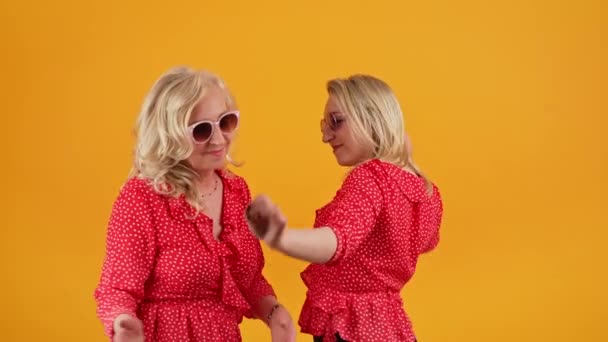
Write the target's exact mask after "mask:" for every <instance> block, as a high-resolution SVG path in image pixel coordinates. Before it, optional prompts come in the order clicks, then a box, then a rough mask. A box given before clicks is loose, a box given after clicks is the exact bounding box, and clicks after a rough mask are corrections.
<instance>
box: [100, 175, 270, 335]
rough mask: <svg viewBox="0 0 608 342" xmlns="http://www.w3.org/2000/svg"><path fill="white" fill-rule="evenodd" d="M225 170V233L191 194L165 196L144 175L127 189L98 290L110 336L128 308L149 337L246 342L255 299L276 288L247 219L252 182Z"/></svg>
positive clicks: (115, 214)
mask: <svg viewBox="0 0 608 342" xmlns="http://www.w3.org/2000/svg"><path fill="white" fill-rule="evenodd" d="M217 173H218V175H219V176H220V178H221V179H222V183H223V185H224V186H223V204H222V208H223V210H222V216H221V226H222V227H223V230H222V233H221V234H220V236H219V239H215V238H214V237H213V232H212V226H213V222H212V221H211V219H210V218H208V217H207V216H205V215H202V214H199V215H197V216H194V214H195V210H194V209H193V207H192V206H190V205H189V204H188V203H187V202H186V200H185V197H184V196H183V195H182V196H181V197H179V198H172V197H168V196H163V195H160V194H158V193H156V192H155V191H154V190H153V189H152V187H151V186H150V185H149V184H148V183H147V182H146V181H145V180H142V179H139V178H132V179H130V180H129V181H128V182H127V183H126V184H125V185H124V187H123V188H122V190H121V191H120V194H119V196H118V198H117V200H116V202H115V203H114V206H113V209H112V214H111V217H110V222H109V226H108V233H107V242H106V249H107V250H106V258H105V260H104V264H103V268H102V274H101V280H100V283H99V285H98V287H97V289H96V290H95V299H96V301H97V314H98V316H99V318H100V319H101V321H102V322H103V324H104V326H105V331H106V334H107V335H108V336H109V337H110V338H112V336H113V333H114V332H113V330H112V322H113V320H114V318H115V317H116V316H117V315H119V314H121V313H127V314H130V315H133V316H137V317H138V318H139V319H141V320H142V322H143V323H144V333H145V339H146V342H152V341H163V342H165V341H179V342H188V341H222V342H231V341H241V335H240V331H239V327H238V325H239V323H240V322H241V321H242V318H243V316H247V317H253V313H252V310H251V307H252V305H254V304H255V303H256V302H257V301H258V300H259V299H261V298H262V297H265V296H268V295H274V292H273V289H272V287H271V286H270V285H269V284H268V282H267V281H266V279H265V278H264V277H263V276H262V268H263V267H264V257H263V254H262V250H261V248H260V244H259V241H258V240H257V239H256V238H255V237H254V236H253V235H252V234H251V233H250V231H249V228H248V226H247V222H246V220H245V215H244V212H245V207H246V206H247V205H248V204H249V202H250V200H251V197H250V193H249V188H248V187H247V184H246V183H245V181H244V180H243V179H242V178H240V177H237V176H235V175H232V174H231V173H229V172H228V171H218V172H217ZM193 217H194V218H193Z"/></svg>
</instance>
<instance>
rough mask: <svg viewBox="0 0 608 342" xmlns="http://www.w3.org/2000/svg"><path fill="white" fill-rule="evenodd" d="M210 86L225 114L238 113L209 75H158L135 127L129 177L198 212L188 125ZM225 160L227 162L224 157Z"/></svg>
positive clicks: (179, 71) (181, 71) (182, 71)
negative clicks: (219, 95) (223, 103)
mask: <svg viewBox="0 0 608 342" xmlns="http://www.w3.org/2000/svg"><path fill="white" fill-rule="evenodd" d="M210 87H219V88H220V89H222V90H223V91H224V93H225V94H226V105H227V107H228V109H230V110H235V109H237V106H236V102H235V100H234V97H233V96H232V94H231V93H230V91H229V90H228V88H227V87H226V85H225V83H224V81H223V80H222V79H220V78H219V77H218V76H217V75H215V74H213V73H211V72H208V71H204V70H193V69H191V68H188V67H175V68H172V69H170V70H168V71H167V72H165V73H164V74H163V75H161V77H160V78H159V79H158V80H157V81H156V82H155V83H154V85H153V86H152V89H150V91H149V92H148V94H147V96H146V98H145V100H144V103H143V105H142V108H141V111H140V113H139V117H138V119H137V122H136V127H135V137H136V143H135V149H134V157H133V168H132V170H131V173H130V176H131V177H140V178H144V179H147V180H149V181H150V182H151V183H152V185H153V187H154V190H155V191H157V192H158V193H161V194H164V195H168V196H172V197H179V196H181V195H182V194H183V195H185V198H186V201H187V202H188V203H189V204H190V205H192V206H193V207H194V208H195V209H196V210H197V211H200V210H202V208H203V203H202V199H201V194H200V193H199V191H198V188H197V187H196V186H195V181H196V179H197V178H198V174H197V173H196V171H194V170H193V169H192V168H191V167H190V165H189V163H188V162H187V161H186V159H187V158H188V157H189V156H190V154H192V151H193V142H192V138H191V137H190V132H189V130H188V127H187V126H188V122H189V120H190V116H191V114H192V110H193V109H194V107H195V106H196V104H197V103H198V102H199V101H200V99H201V98H203V97H204V96H205V94H206V92H207V89H209V88H210ZM227 160H228V162H230V163H232V160H231V159H230V157H229V156H227Z"/></svg>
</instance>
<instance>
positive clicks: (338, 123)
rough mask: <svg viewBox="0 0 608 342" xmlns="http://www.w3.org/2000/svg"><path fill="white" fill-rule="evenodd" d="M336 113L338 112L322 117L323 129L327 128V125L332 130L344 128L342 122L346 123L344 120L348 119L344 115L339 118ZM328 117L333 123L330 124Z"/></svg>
mask: <svg viewBox="0 0 608 342" xmlns="http://www.w3.org/2000/svg"><path fill="white" fill-rule="evenodd" d="M336 113H338V112H332V113H329V118H323V119H321V130H322V131H323V130H324V129H325V127H327V128H329V129H330V130H331V131H332V132H337V131H338V130H339V129H340V128H342V124H343V123H344V120H346V118H345V117H343V116H341V117H339V118H338V116H337V115H336ZM327 119H331V123H330V124H329V125H328V124H327V121H328V120H327Z"/></svg>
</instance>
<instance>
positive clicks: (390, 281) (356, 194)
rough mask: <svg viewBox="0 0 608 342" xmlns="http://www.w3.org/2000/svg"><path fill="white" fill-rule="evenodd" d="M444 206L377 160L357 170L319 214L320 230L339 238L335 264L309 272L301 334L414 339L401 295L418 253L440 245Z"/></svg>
mask: <svg viewBox="0 0 608 342" xmlns="http://www.w3.org/2000/svg"><path fill="white" fill-rule="evenodd" d="M442 215H443V202H442V200H441V195H440V193H439V189H438V188H437V187H436V186H433V194H432V195H431V196H429V195H428V194H427V193H426V186H425V183H424V180H423V179H421V178H419V177H417V176H415V175H412V174H410V173H408V172H406V171H404V170H402V169H401V168H399V167H397V166H395V165H393V164H390V163H386V162H382V161H380V160H377V159H374V160H370V161H368V162H366V163H363V164H361V165H359V166H357V167H356V168H354V169H353V170H352V171H351V172H350V174H349V175H348V176H347V177H346V179H345V180H344V182H343V184H342V187H341V188H340V189H339V190H338V191H337V193H336V195H335V197H334V198H333V200H332V201H331V202H330V203H329V204H327V205H326V206H324V207H323V208H321V209H319V210H317V215H316V220H315V224H314V226H315V227H324V226H327V227H331V228H332V229H333V230H334V232H335V233H336V236H337V238H338V248H337V250H336V253H335V255H334V256H333V258H332V259H331V260H330V261H329V262H328V263H326V264H324V265H310V266H308V267H307V268H306V270H304V272H302V274H301V276H302V279H303V280H304V283H305V284H306V286H307V287H308V292H307V298H306V302H305V303H304V307H303V308H302V312H301V314H300V319H299V324H300V326H301V328H302V331H303V332H305V333H309V334H312V335H315V336H324V341H325V342H328V341H335V333H336V332H339V334H340V336H341V337H342V338H343V339H345V340H347V341H351V342H359V341H407V342H414V341H415V340H416V337H415V334H414V331H413V329H412V325H411V323H410V320H409V318H408V317H407V315H406V314H405V311H404V310H403V303H402V300H401V297H400V295H399V293H400V291H401V289H402V288H403V287H404V286H405V284H406V283H407V282H408V281H409V280H410V279H411V277H412V276H413V275H414V271H415V269H416V264H417V261H418V257H419V255H420V254H422V253H425V252H428V251H431V250H432V249H434V248H435V246H436V245H437V243H438V242H439V227H440V225H441V219H442Z"/></svg>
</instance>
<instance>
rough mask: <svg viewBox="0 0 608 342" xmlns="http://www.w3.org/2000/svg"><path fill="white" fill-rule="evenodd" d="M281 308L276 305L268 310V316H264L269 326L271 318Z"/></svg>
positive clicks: (279, 305)
mask: <svg viewBox="0 0 608 342" xmlns="http://www.w3.org/2000/svg"><path fill="white" fill-rule="evenodd" d="M281 307H282V305H281V304H279V303H276V304H274V305H273V306H272V307H271V308H270V312H269V313H268V315H267V316H266V323H267V324H268V325H269V326H270V323H271V322H272V317H274V316H275V314H276V313H277V311H278V310H279V309H280V308H281Z"/></svg>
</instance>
